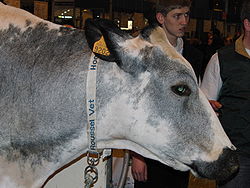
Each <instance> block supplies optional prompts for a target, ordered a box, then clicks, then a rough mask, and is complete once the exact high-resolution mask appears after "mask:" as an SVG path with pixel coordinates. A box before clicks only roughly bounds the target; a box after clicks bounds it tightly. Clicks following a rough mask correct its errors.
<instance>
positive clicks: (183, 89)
mask: <svg viewBox="0 0 250 188" xmlns="http://www.w3.org/2000/svg"><path fill="white" fill-rule="evenodd" d="M171 89H172V91H173V92H174V93H175V94H177V95H180V96H189V95H190V94H191V90H190V89H189V87H188V86H187V85H175V86H172V87H171Z"/></svg>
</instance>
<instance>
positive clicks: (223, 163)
mask: <svg viewBox="0 0 250 188" xmlns="http://www.w3.org/2000/svg"><path fill="white" fill-rule="evenodd" d="M189 166H190V168H191V169H192V170H193V171H195V172H196V173H197V174H198V175H199V176H200V177H203V178H208V179H213V180H216V181H217V182H219V183H225V182H227V181H229V180H230V179H232V178H233V177H234V176H235V175H236V174H237V172H238V170H239V161H238V157H237V154H236V151H233V150H231V149H228V148H227V149H223V152H222V154H221V155H220V157H219V158H218V160H216V161H213V162H204V161H194V162H193V164H192V165H189Z"/></svg>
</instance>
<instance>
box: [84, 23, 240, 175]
mask: <svg viewBox="0 0 250 188" xmlns="http://www.w3.org/2000/svg"><path fill="white" fill-rule="evenodd" d="M102 36H103V37H104V39H105V43H106V45H107V48H108V50H109V52H110V53H109V54H107V56H105V55H103V54H101V55H100V54H98V53H96V55H97V56H98V57H100V58H101V59H103V60H105V61H115V62H116V63H115V64H114V63H111V64H112V66H109V68H108V69H105V68H104V71H105V72H106V73H107V74H108V75H109V76H105V77H102V76H101V78H100V79H101V80H103V81H100V82H102V84H100V85H103V86H104V87H105V88H103V89H99V90H102V92H101V93H106V94H107V95H106V96H105V99H106V101H104V100H101V99H100V108H99V111H100V112H97V113H99V118H98V121H99V123H98V124H100V127H98V131H99V129H100V131H101V132H102V138H99V143H98V144H99V146H101V147H106V146H107V145H110V146H112V147H114V148H126V149H130V150H133V151H135V152H138V153H140V154H142V155H144V156H146V157H149V158H152V159H156V160H158V161H161V162H163V163H165V164H167V165H169V166H171V167H173V168H175V169H178V170H183V171H185V170H191V171H192V172H193V173H194V174H196V175H199V176H201V177H206V178H210V179H217V180H221V179H225V178H228V177H229V176H230V175H231V174H232V173H234V172H235V171H236V170H237V168H238V166H237V158H236V157H235V153H234V151H233V150H235V147H234V146H233V145H232V143H231V142H230V140H229V139H228V137H227V136H226V134H225V132H224V131H223V129H222V126H221V124H220V122H219V120H218V118H217V117H216V114H215V113H214V111H213V109H212V108H211V107H210V105H209V103H208V101H207V99H206V98H205V96H204V94H203V93H202V92H201V90H200V89H199V87H198V84H197V80H196V77H195V74H194V71H193V70H192V68H191V66H190V64H189V63H188V62H187V61H186V60H185V59H184V58H183V57H182V56H181V55H179V54H178V53H177V52H176V51H175V49H174V48H173V47H172V46H171V45H170V43H169V41H168V39H167V37H166V35H165V33H164V31H163V29H161V28H160V27H158V26H156V27H149V28H146V29H145V30H144V31H143V32H142V33H141V35H139V36H138V37H136V38H133V37H131V36H130V35H129V34H127V33H125V32H123V31H121V30H119V29H118V27H116V26H114V25H113V24H112V23H111V22H108V21H104V20H94V21H92V20H88V21H87V22H86V38H87V40H88V43H89V46H90V48H91V49H93V46H94V42H95V41H97V40H99V39H100V38H101V37H102ZM104 63H105V64H109V63H107V62H104ZM100 64H102V63H100ZM101 69H102V67H101ZM114 70H115V71H114ZM100 71H101V70H100ZM98 87H99V86H98ZM111 88H112V89H111ZM110 90H113V91H110ZM108 96H110V97H108ZM100 98H102V96H100ZM107 99H108V100H107ZM110 140H115V141H112V142H111V141H110Z"/></svg>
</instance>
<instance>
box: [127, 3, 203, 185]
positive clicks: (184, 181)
mask: <svg viewBox="0 0 250 188" xmlns="http://www.w3.org/2000/svg"><path fill="white" fill-rule="evenodd" d="M190 5H191V2H190V1H189V0H165V1H164V0H159V4H158V5H157V6H156V9H155V10H156V11H155V12H154V15H153V16H152V17H151V18H149V19H148V20H149V23H150V24H152V23H155V22H156V23H158V24H159V25H160V26H161V27H162V28H163V29H164V31H165V33H166V35H167V38H168V40H169V41H170V43H171V44H172V45H173V46H174V47H175V49H176V50H177V52H179V53H180V54H182V55H183V56H184V57H185V58H186V59H187V60H188V61H189V62H190V64H191V65H192V67H193V69H194V72H195V74H196V76H197V78H198V79H199V77H200V69H201V65H202V59H203V54H202V53H201V52H200V51H199V50H197V49H195V48H194V47H192V46H191V45H189V44H188V43H186V42H185V41H183V39H182V38H181V37H183V36H184V34H185V29H186V27H187V25H188V23H189V13H190ZM131 168H132V175H133V177H134V179H135V184H134V187H135V188H154V187H157V188H187V187H188V180H189V172H181V171H177V170H174V169H173V168H171V167H168V166H166V165H164V164H162V163H160V162H158V161H155V160H151V159H147V158H144V157H142V156H140V155H139V154H136V153H132V167H131Z"/></svg>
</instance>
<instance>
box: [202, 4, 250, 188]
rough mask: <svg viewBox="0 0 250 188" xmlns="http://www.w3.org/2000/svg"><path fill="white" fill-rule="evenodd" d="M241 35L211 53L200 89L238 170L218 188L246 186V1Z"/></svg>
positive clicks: (249, 41) (249, 31)
mask: <svg viewBox="0 0 250 188" xmlns="http://www.w3.org/2000/svg"><path fill="white" fill-rule="evenodd" d="M241 21H242V25H243V30H244V31H243V34H242V35H241V36H240V37H239V38H238V39H237V40H236V41H235V43H233V44H232V45H229V46H226V47H224V48H222V49H220V50H218V52H217V53H215V54H214V55H213V56H212V58H211V60H210V61H209V63H208V66H207V68H206V71H205V74H204V78H203V81H202V84H201V90H202V91H203V92H204V94H205V95H206V96H207V98H208V99H209V102H210V104H211V105H212V107H213V108H214V110H215V111H216V112H217V113H218V117H219V119H220V122H221V124H222V126H223V128H224V130H225V132H226V133H227V135H228V137H229V138H230V139H231V141H232V143H233V144H234V145H235V146H236V148H237V150H236V152H237V153H238V156H239V164H240V169H239V172H238V174H237V175H236V176H235V177H233V178H232V179H231V180H230V181H229V182H223V183H219V182H218V185H219V187H220V188H249V187H250V1H249V0H246V1H245V2H244V3H243V5H242V10H241Z"/></svg>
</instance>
